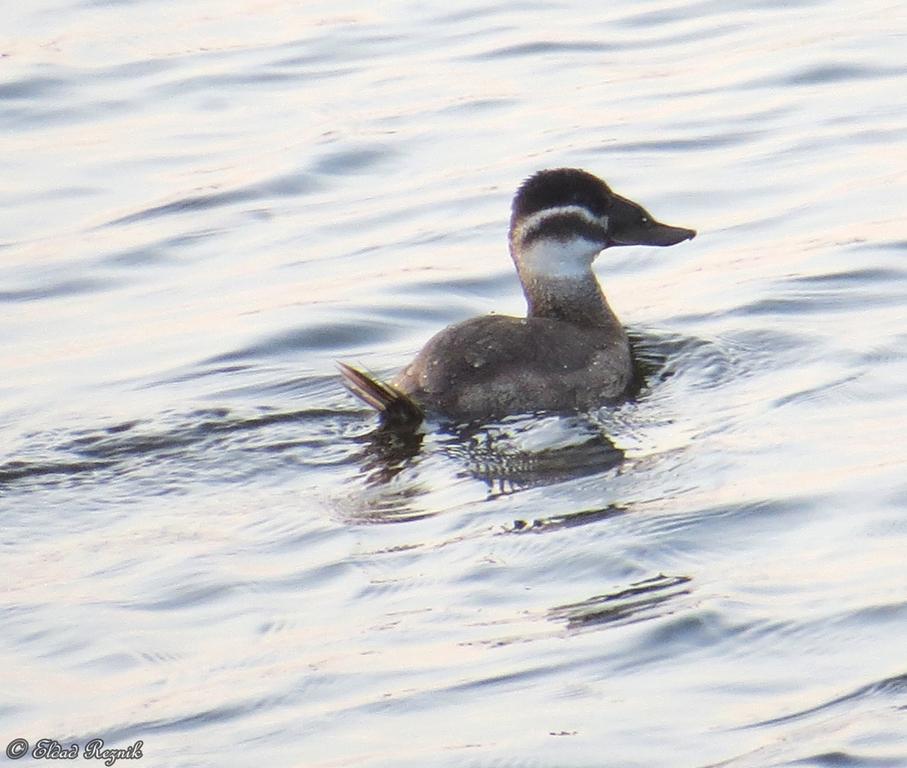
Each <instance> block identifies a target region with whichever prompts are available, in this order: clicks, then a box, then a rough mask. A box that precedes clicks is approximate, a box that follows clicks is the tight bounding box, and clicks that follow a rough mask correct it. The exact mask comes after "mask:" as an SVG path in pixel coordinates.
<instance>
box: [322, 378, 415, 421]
mask: <svg viewBox="0 0 907 768" xmlns="http://www.w3.org/2000/svg"><path fill="white" fill-rule="evenodd" d="M337 367H338V368H340V375H341V376H342V377H343V384H344V386H345V387H346V388H347V389H348V390H349V391H350V392H352V393H353V394H354V395H355V396H356V397H358V398H359V399H360V400H362V402H364V403H366V404H368V405H370V406H371V407H372V408H374V409H375V410H376V411H378V414H379V415H380V417H381V421H382V423H384V424H388V425H409V426H415V425H417V424H419V423H420V422H421V421H422V419H424V418H425V411H423V410H422V406H420V405H419V404H418V403H417V402H416V401H415V400H413V399H412V398H411V397H410V396H409V395H407V394H406V393H405V392H401V391H400V390H399V389H397V388H396V387H395V386H394V385H393V384H388V383H387V382H384V381H381V379H379V378H377V377H376V376H372V375H371V374H369V373H365V372H364V371H360V370H359V369H358V368H353V367H352V366H351V365H347V364H346V363H337Z"/></svg>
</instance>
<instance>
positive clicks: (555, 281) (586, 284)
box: [518, 269, 621, 328]
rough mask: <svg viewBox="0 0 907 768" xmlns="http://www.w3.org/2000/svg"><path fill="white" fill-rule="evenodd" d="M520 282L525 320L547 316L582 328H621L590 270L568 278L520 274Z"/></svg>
mask: <svg viewBox="0 0 907 768" xmlns="http://www.w3.org/2000/svg"><path fill="white" fill-rule="evenodd" d="M518 271H519V270H518ZM520 281H521V282H522V284H523V294H524V295H525V296H526V304H527V313H526V314H527V316H528V317H547V318H551V319H552V320H561V321H564V322H568V323H574V324H575V325H582V326H599V327H607V328H610V327H617V328H620V327H621V326H620V322H619V321H618V319H617V317H616V316H615V314H614V312H613V311H612V309H611V307H610V306H609V305H608V301H607V299H606V298H605V295H604V293H602V290H601V287H600V286H599V284H598V280H596V279H595V275H594V274H593V273H592V270H591V269H590V270H589V271H588V272H587V273H586V274H583V275H577V276H571V277H569V278H565V277H552V276H550V275H544V276H542V275H536V274H531V273H529V274H525V273H523V272H522V271H520Z"/></svg>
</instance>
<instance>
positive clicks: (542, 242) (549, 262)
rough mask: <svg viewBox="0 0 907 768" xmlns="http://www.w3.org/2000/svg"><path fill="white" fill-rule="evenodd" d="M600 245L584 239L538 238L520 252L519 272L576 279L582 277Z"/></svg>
mask: <svg viewBox="0 0 907 768" xmlns="http://www.w3.org/2000/svg"><path fill="white" fill-rule="evenodd" d="M601 250H602V244H601V243H596V242H593V241H591V240H586V238H584V237H573V238H570V239H569V240H555V239H553V238H551V239H549V238H544V239H537V240H534V241H533V242H532V244H531V245H530V246H529V247H528V248H525V249H524V250H522V251H520V272H521V273H523V274H524V275H532V276H537V277H548V278H562V279H576V278H581V277H585V276H586V275H588V274H589V272H590V271H591V269H592V262H593V260H594V259H595V257H596V256H598V254H599V253H600V252H601Z"/></svg>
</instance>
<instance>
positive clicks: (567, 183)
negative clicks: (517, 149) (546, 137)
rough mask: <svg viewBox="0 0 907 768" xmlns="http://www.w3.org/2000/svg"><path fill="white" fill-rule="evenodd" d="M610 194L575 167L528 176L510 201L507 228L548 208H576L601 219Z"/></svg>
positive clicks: (609, 199)
mask: <svg viewBox="0 0 907 768" xmlns="http://www.w3.org/2000/svg"><path fill="white" fill-rule="evenodd" d="M611 200H612V193H611V190H610V189H609V188H608V185H607V184H605V182H603V181H602V180H601V179H599V178H598V177H597V176H593V175H592V174H591V173H586V171H581V170H579V169H578V168H556V169H553V170H546V171H539V172H538V173H535V174H533V175H532V176H530V177H529V178H528V179H526V181H524V182H523V184H522V185H521V186H520V188H519V189H518V190H517V193H516V196H515V197H514V198H513V208H512V212H511V216H510V226H511V228H513V227H514V226H515V225H516V224H517V222H519V221H520V220H521V219H524V218H526V217H527V216H531V215H532V214H534V213H538V212H539V211H544V210H546V209H548V208H560V207H563V206H566V205H578V206H582V207H583V208H586V209H587V210H588V211H589V212H590V213H591V214H592V215H593V216H595V217H597V218H598V217H601V216H604V215H605V214H606V213H607V212H608V209H609V208H610V207H611Z"/></svg>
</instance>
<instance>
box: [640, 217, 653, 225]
mask: <svg viewBox="0 0 907 768" xmlns="http://www.w3.org/2000/svg"><path fill="white" fill-rule="evenodd" d="M642 223H643V224H651V223H652V221H651V219H650V218H649V217H648V216H643V217H642Z"/></svg>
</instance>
